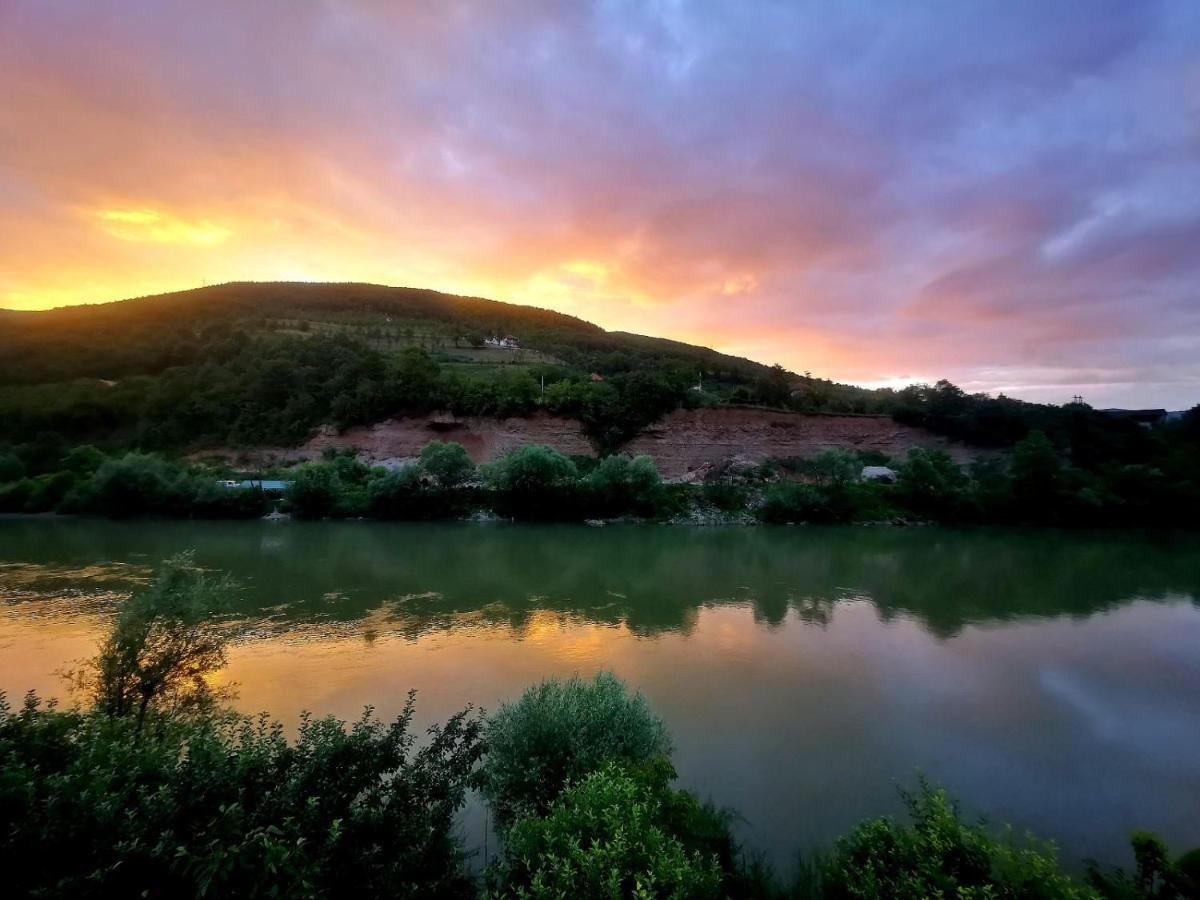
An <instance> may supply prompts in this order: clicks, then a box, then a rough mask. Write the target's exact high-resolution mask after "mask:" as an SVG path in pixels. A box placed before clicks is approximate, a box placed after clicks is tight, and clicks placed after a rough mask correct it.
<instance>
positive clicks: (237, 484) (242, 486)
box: [217, 478, 292, 494]
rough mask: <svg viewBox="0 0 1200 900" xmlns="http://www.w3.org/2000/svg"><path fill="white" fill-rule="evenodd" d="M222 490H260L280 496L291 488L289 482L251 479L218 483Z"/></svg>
mask: <svg viewBox="0 0 1200 900" xmlns="http://www.w3.org/2000/svg"><path fill="white" fill-rule="evenodd" d="M217 484H219V485H220V486H221V487H223V488H229V489H230V490H237V491H248V490H260V491H262V492H263V493H264V494H282V493H284V492H285V491H286V490H287V489H288V488H290V487H291V486H292V483H291V482H290V481H276V480H272V479H265V480H264V479H262V478H251V479H247V480H246V481H228V480H226V481H218V482H217Z"/></svg>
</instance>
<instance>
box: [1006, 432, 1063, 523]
mask: <svg viewBox="0 0 1200 900" xmlns="http://www.w3.org/2000/svg"><path fill="white" fill-rule="evenodd" d="M1011 477H1012V490H1013V495H1014V497H1015V498H1016V500H1017V501H1018V502H1019V503H1024V504H1028V505H1031V506H1032V505H1042V506H1053V504H1054V501H1055V499H1056V498H1057V494H1058V491H1059V489H1060V487H1061V486H1062V478H1063V463H1062V458H1061V457H1060V455H1059V452H1058V450H1056V449H1055V447H1054V445H1053V444H1052V443H1050V440H1049V438H1047V437H1046V435H1045V434H1043V433H1042V432H1040V431H1035V432H1033V433H1032V434H1030V435H1029V436H1028V437H1026V438H1024V439H1023V440H1021V441H1018V442H1017V444H1016V446H1014V447H1013V452H1012V468H1011Z"/></svg>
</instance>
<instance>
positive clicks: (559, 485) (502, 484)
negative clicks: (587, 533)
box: [483, 444, 579, 519]
mask: <svg viewBox="0 0 1200 900" xmlns="http://www.w3.org/2000/svg"><path fill="white" fill-rule="evenodd" d="M483 474H484V478H485V479H486V480H487V482H488V484H489V485H490V486H491V488H492V489H493V490H494V491H495V492H496V501H497V505H498V507H499V509H500V510H501V511H502V512H503V513H504V514H505V515H513V516H517V517H520V518H531V519H568V518H575V517H576V516H577V503H578V475H579V473H578V470H577V469H576V468H575V464H574V463H573V462H571V460H570V459H569V458H567V457H566V456H564V455H563V454H561V453H559V452H558V451H557V450H553V449H551V448H550V447H543V446H541V445H540V444H527V445H525V446H524V447H521V448H519V449H517V450H514V451H513V452H512V453H510V454H508V455H507V456H504V457H501V458H500V459H498V460H496V461H495V462H494V463H491V464H490V465H488V466H485V467H484V470H483Z"/></svg>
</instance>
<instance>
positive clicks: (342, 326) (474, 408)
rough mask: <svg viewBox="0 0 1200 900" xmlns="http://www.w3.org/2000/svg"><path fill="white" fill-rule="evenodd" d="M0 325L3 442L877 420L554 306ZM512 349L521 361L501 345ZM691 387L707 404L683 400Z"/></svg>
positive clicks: (215, 293) (828, 398)
mask: <svg viewBox="0 0 1200 900" xmlns="http://www.w3.org/2000/svg"><path fill="white" fill-rule="evenodd" d="M9 312H10V314H9V315H6V316H5V319H4V327H3V328H2V329H0V413H3V415H4V422H5V431H6V432H7V433H6V434H2V435H0V439H3V438H7V439H8V440H10V441H14V442H20V441H29V440H33V439H35V438H36V436H37V435H38V434H56V435H60V436H62V437H63V438H64V439H66V440H68V441H79V440H88V441H92V442H96V443H100V444H102V445H109V446H122V445H130V446H132V445H137V446H142V447H150V448H157V449H184V448H188V447H193V446H200V445H203V444H205V443H211V442H220V443H233V444H237V445H245V446H252V445H258V444H264V443H265V444H280V443H294V442H297V441H300V440H302V439H303V438H304V437H305V436H307V435H308V434H309V433H310V432H311V430H312V429H313V428H315V427H316V426H318V425H321V424H325V423H333V424H335V425H337V426H338V427H347V426H349V425H354V424H361V423H365V422H370V421H375V420H377V419H379V418H381V417H383V416H386V415H393V414H396V413H398V412H403V411H428V410H430V409H437V408H447V409H451V410H452V411H455V412H459V413H462V414H467V415H495V416H507V415H515V414H522V413H527V412H532V411H534V410H536V409H547V410H550V411H553V412H558V413H562V414H565V415H570V416H574V417H576V418H579V419H580V420H581V421H582V422H583V424H584V426H585V428H586V430H587V432H588V434H589V435H590V436H591V437H592V439H593V440H594V441H595V442H596V443H597V445H598V446H601V447H613V446H617V445H619V444H621V443H622V442H624V441H625V440H628V439H629V438H630V437H632V436H633V435H634V434H636V432H637V430H638V429H639V428H641V427H642V426H644V425H645V424H648V423H649V422H652V421H654V420H655V419H657V418H659V417H660V416H662V415H664V414H665V413H667V412H669V411H670V410H672V409H675V408H677V407H678V406H680V405H708V404H721V403H728V402H743V403H750V402H755V403H764V404H771V405H779V404H783V403H787V402H789V401H790V400H791V399H792V395H793V394H795V395H796V403H797V404H799V405H801V406H803V405H806V404H807V405H808V406H810V407H813V408H816V407H817V406H820V407H822V408H834V407H836V408H838V409H840V410H842V411H847V412H871V411H875V412H878V411H884V408H885V398H881V397H880V396H879V395H877V394H876V393H873V392H870V391H866V390H862V389H860V388H854V387H850V386H846V385H834V384H832V383H831V382H825V381H821V380H820V379H814V378H803V379H802V378H799V377H798V376H796V375H793V374H792V373H788V372H784V371H783V370H782V369H779V368H778V367H768V366H765V365H762V364H760V363H756V362H752V361H750V360H746V359H741V358H738V357H733V356H728V355H725V354H721V353H718V352H716V351H714V350H711V349H708V348H705V347H696V346H692V345H689V344H684V343H680V342H677V341H669V340H664V339H660V338H653V337H646V336H641V335H632V334H625V333H618V332H607V331H604V330H603V329H601V328H599V327H598V326H596V325H593V324H591V323H589V322H585V321H583V320H581V319H578V318H575V317H573V316H568V315H564V314H562V313H557V312H552V311H550V310H545V309H539V308H535V307H529V306H519V305H515V304H509V303H501V302H498V301H494V300H487V299H482V298H477V297H459V296H454V295H449V294H442V293H439V292H437V291H429V290H419V289H413V288H397V287H384V286H380V285H370V284H307V283H267V284H258V283H234V284H225V285H218V286H213V287H204V288H198V289H195V290H189V291H180V292H176V293H170V294H160V295H156V296H150V297H141V298H137V299H131V300H122V301H117V302H113V303H104V304H95V305H82V306H72V307H62V308H59V309H53V310H47V311H41V312H21V313H16V312H12V311H9ZM508 336H512V337H514V338H515V339H516V341H515V343H516V345H517V346H516V347H507V346H506V347H498V346H494V345H493V343H492V342H491V341H492V339H494V338H496V337H501V338H503V337H508ZM698 383H702V384H703V391H700V390H693V388H694V387H696V386H697V384H698Z"/></svg>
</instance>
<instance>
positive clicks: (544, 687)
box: [483, 672, 671, 827]
mask: <svg viewBox="0 0 1200 900" xmlns="http://www.w3.org/2000/svg"><path fill="white" fill-rule="evenodd" d="M487 743H488V758H487V763H486V765H485V767H484V771H483V786H484V787H483V789H484V793H485V794H486V795H487V797H488V799H489V800H490V801H491V804H492V808H493V810H494V811H495V813H496V818H497V820H498V821H499V823H500V825H501V826H502V827H507V826H508V825H511V824H512V823H513V822H514V821H516V819H517V818H519V817H520V816H522V815H525V814H530V813H532V814H541V813H544V812H546V810H548V809H549V808H550V805H551V804H552V803H553V802H554V800H555V798H556V797H557V796H558V795H559V793H561V792H562V790H563V788H564V787H566V785H567V784H568V783H570V782H575V781H579V780H581V779H582V778H584V777H585V776H587V775H588V774H590V773H592V772H594V771H596V770H597V769H599V768H600V767H601V766H602V765H603V764H604V763H605V762H608V761H609V760H618V761H622V762H627V763H637V762H644V761H647V760H652V759H656V758H658V757H663V756H666V755H667V754H669V753H670V751H671V742H670V738H669V737H668V736H667V731H666V728H665V727H664V726H663V723H662V720H661V719H660V718H659V717H658V716H657V715H655V714H654V712H653V711H652V710H651V709H650V707H649V704H647V703H646V699H645V697H643V696H642V695H641V694H630V693H629V691H628V690H627V689H626V687H625V683H624V682H622V681H621V680H620V679H619V678H617V676H615V675H613V674H612V673H611V672H600V673H599V674H597V675H596V677H595V678H593V679H592V680H591V681H584V680H583V679H581V678H579V677H578V676H575V677H573V678H571V679H569V680H568V681H560V680H558V679H548V680H546V681H543V682H541V683H540V684H537V685H534V686H533V687H531V688H528V689H527V690H526V691H525V693H524V694H522V695H521V699H520V700H518V701H517V702H516V703H505V704H503V705H502V706H501V707H500V709H499V710H497V711H496V713H495V715H493V716H492V717H491V718H490V719H489V721H488V724H487Z"/></svg>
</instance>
